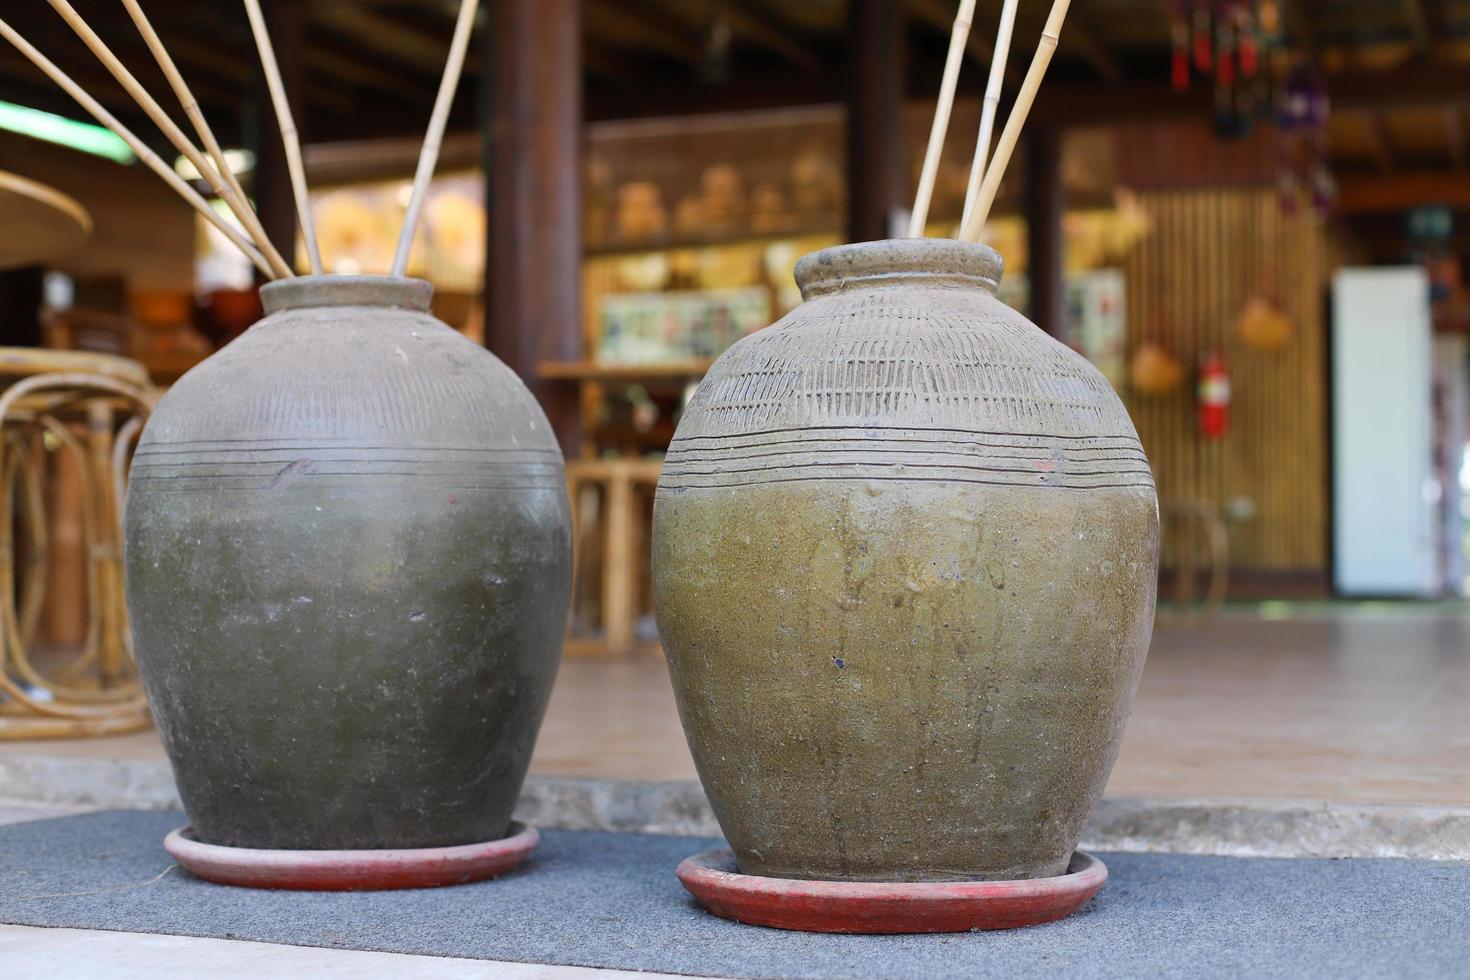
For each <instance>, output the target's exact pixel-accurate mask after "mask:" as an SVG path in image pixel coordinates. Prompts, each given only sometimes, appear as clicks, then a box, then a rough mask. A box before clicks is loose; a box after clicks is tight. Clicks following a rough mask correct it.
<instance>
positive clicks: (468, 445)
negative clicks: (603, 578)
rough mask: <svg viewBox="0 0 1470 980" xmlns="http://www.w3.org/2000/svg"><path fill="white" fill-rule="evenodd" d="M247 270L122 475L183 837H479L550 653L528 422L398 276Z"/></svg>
mask: <svg viewBox="0 0 1470 980" xmlns="http://www.w3.org/2000/svg"><path fill="white" fill-rule="evenodd" d="M261 294H262V299H263V301H264V304H265V310H266V316H265V318H264V319H263V320H261V321H260V322H259V323H257V324H256V325H255V326H253V327H251V328H250V329H249V330H247V331H246V332H245V333H244V334H243V335H242V336H241V337H240V338H239V339H237V340H236V341H234V342H233V343H231V344H229V345H228V346H227V347H225V348H224V349H223V350H221V351H220V352H219V353H217V354H215V355H214V356H213V357H211V358H209V359H208V360H207V361H205V362H204V363H202V364H200V365H199V366H198V367H196V368H195V369H194V370H192V371H190V372H189V373H188V374H186V375H185V376H184V377H183V378H182V379H180V381H179V382H178V383H177V384H176V385H174V386H173V388H172V389H170V391H169V392H168V394H167V395H166V396H165V397H164V398H163V400H162V401H161V402H160V404H159V406H158V409H157V411H156V412H155V413H154V414H153V417H152V419H151V420H150V421H149V423H148V426H147V428H146V430H145V431H144V433H143V435H142V438H141V441H140V443H139V446H138V449H137V453H136V456H135V458H134V460H133V466H132V473H131V478H130V483H129V487H128V500H127V513H126V542H127V556H126V558H127V595H128V608H129V611H130V614H131V617H132V627H133V633H134V638H135V643H134V645H135V648H136V652H137V657H138V661H139V666H140V668H141V671H142V675H143V680H144V682H145V685H146V688H147V691H148V695H149V699H150V702H151V704H152V707H153V712H154V716H155V718H156V719H157V722H158V728H159V731H160V733H161V735H162V737H163V742H164V746H165V748H166V749H167V750H168V754H169V758H170V760H171V761H172V763H173V767H174V773H175V775H176V777H177V779H178V784H179V792H180V794H181V796H182V798H183V802H184V806H185V809H186V810H187V811H188V814H189V818H190V820H191V821H192V822H193V826H194V832H195V835H196V837H197V838H198V839H200V840H202V841H205V842H207V843H211V844H223V845H230V846H239V847H255V848H286V849H337V848H341V849H367V848H414V847H430V846H441V845H453V844H464V843H472V842H478V841H486V840H492V839H495V838H498V837H501V836H503V835H504V834H505V833H506V830H507V826H508V824H509V821H510V814H511V808H512V807H513V806H514V804H515V801H516V797H517V795H518V793H519V791H520V787H521V783H522V781H523V780H524V778H525V774H526V768H527V766H528V764H529V762H530V758H531V748H532V745H533V743H534V741H535V738H536V732H537V729H538V728H539V727H540V724H541V718H542V715H543V714H544V712H545V708H546V702H547V698H548V696H549V695H550V692H551V685H552V681H553V679H554V677H555V675H556V670H557V665H558V663H559V661H560V655H561V641H562V631H563V628H564V624H565V617H566V611H567V602H568V593H569V589H570V567H571V535H570V515H569V512H568V503H567V494H566V484H565V482H564V476H563V464H562V455H561V452H560V450H559V448H558V446H557V442H556V439H555V437H554V435H553V433H552V431H551V428H550V426H549V425H548V423H547V420H546V417H545V416H544V415H543V414H542V412H541V409H540V407H539V406H538V405H537V403H536V401H535V399H534V398H533V397H532V396H531V394H530V392H529V391H528V390H527V389H526V387H525V385H523V384H522V383H521V381H520V379H518V378H517V377H516V376H515V374H514V373H513V372H511V371H510V369H509V368H507V367H506V366H505V365H504V364H502V363H501V362H500V361H499V360H498V359H496V358H495V357H494V356H493V355H491V354H490V353H489V352H488V351H486V350H484V349H483V348H481V347H479V346H477V345H475V344H474V343H472V342H470V341H469V340H467V339H465V338H464V337H463V336H461V335H460V334H459V333H457V332H456V331H454V330H452V329H451V328H449V327H447V326H445V325H444V324H443V323H440V322H439V321H438V320H436V319H434V318H433V317H432V316H431V315H430V314H429V312H428V311H429V301H430V297H431V295H432V288H431V287H430V286H429V284H428V283H426V282H421V281H418V280H409V279H390V278H375V277H358V276H326V277H322V276H312V277H301V278H296V279H289V280H283V281H280V282H277V283H273V284H271V285H268V286H266V287H265V288H264V289H263V290H262V291H261Z"/></svg>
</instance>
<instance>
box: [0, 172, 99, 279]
mask: <svg viewBox="0 0 1470 980" xmlns="http://www.w3.org/2000/svg"><path fill="white" fill-rule="evenodd" d="M0 229H3V234H0V269H14V268H18V267H20V266H27V265H36V264H37V263H40V262H45V261H47V260H48V259H54V258H56V257H57V256H60V255H65V254H66V253H68V252H71V251H74V250H76V249H77V248H80V247H81V245H82V243H83V242H85V241H86V240H87V237H88V236H89V235H91V234H92V217H91V215H89V214H88V213H87V210H86V208H84V207H82V206H81V205H80V204H78V203H77V202H76V201H74V200H73V199H72V198H70V197H67V196H66V195H65V194H63V193H61V192H60V191H58V190H56V189H55V188H51V187H47V186H46V185H45V184H39V183H37V182H36V181H34V180H30V179H28V178H26V177H21V176H19V175H18V174H13V173H10V172H8V171H4V170H0Z"/></svg>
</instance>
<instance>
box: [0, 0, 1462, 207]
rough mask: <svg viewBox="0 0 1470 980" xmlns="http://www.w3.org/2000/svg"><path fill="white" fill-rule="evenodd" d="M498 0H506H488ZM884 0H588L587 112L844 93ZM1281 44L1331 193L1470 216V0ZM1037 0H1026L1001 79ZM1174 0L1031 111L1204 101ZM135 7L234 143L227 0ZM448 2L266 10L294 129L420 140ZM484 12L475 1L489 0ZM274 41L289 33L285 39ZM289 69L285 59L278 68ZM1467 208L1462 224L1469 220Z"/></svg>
mask: <svg viewBox="0 0 1470 980" xmlns="http://www.w3.org/2000/svg"><path fill="white" fill-rule="evenodd" d="M492 2H502V0H492ZM866 2H885V3H886V2H890V0H800V2H786V0H582V7H581V16H582V34H583V43H582V52H581V54H582V62H583V65H582V67H583V75H584V79H585V100H584V113H585V117H586V118H587V119H588V120H607V119H626V118H635V117H643V116H666V115H678V114H684V113H700V112H711V111H726V110H736V109H742V108H769V107H777V106H792V105H809V104H818V103H828V102H835V101H839V100H840V99H841V97H842V92H843V86H844V76H845V74H846V73H847V72H848V71H850V70H851V69H852V68H853V67H854V66H852V65H848V64H846V63H845V58H844V52H846V51H848V50H850V45H849V44H847V43H846V38H845V36H844V31H845V30H846V25H847V24H848V23H849V18H848V10H847V8H848V5H849V3H866ZM897 2H899V3H900V5H901V7H902V11H903V15H904V27H903V35H904V37H903V49H904V53H905V55H906V60H905V65H906V67H905V76H906V78H905V86H906V89H907V92H908V94H909V95H910V96H911V97H913V98H931V97H932V95H933V92H934V91H935V90H936V89H937V87H938V76H939V71H940V69H941V67H942V64H943V61H944V51H945V48H946V45H947V42H948V34H949V28H950V23H951V18H952V17H953V13H954V6H955V5H954V3H953V2H951V0H897ZM1000 2H1001V0H979V3H978V5H977V16H976V29H975V30H974V31H973V32H972V34H971V38H970V43H969V50H970V53H971V55H972V59H971V64H969V65H967V68H966V71H965V72H964V73H963V74H962V76H961V94H962V96H963V95H965V94H969V95H971V96H973V95H975V94H977V93H978V92H979V91H980V89H981V88H982V87H983V84H984V76H985V69H986V67H987V65H988V61H989V58H990V51H989V44H990V41H989V39H990V37H991V36H992V33H993V24H994V22H995V20H996V18H997V17H998V13H999V8H1000ZM1278 2H1279V4H1280V6H1281V10H1282V16H1283V19H1284V26H1285V31H1286V36H1287V39H1288V43H1289V45H1290V46H1291V47H1292V49H1293V50H1294V51H1296V52H1298V53H1300V54H1301V55H1305V56H1307V57H1309V58H1311V59H1312V60H1313V61H1314V62H1316V63H1317V64H1318V65H1319V66H1320V68H1321V70H1322V73H1323V75H1324V77H1325V79H1326V83H1327V87H1328V90H1329V93H1330V95H1331V98H1332V101H1333V115H1332V118H1331V123H1330V130H1329V144H1330V154H1331V161H1332V165H1333V170H1334V172H1335V173H1336V175H1337V176H1338V178H1339V181H1340V184H1341V189H1342V201H1341V204H1342V209H1343V211H1344V212H1345V213H1347V214H1349V215H1363V216H1364V217H1363V221H1364V222H1365V223H1366V224H1368V225H1372V224H1373V223H1374V222H1380V223H1385V224H1386V223H1389V222H1397V221H1398V217H1397V216H1398V215H1399V213H1401V212H1402V210H1403V209H1405V208H1406V207H1410V206H1414V205H1417V204H1424V203H1430V202H1439V203H1443V204H1446V205H1449V206H1451V207H1453V208H1456V209H1457V210H1461V211H1465V212H1467V214H1470V132H1467V131H1470V114H1467V110H1470V0H1352V2H1351V3H1348V2H1343V0H1278ZM75 5H76V7H77V8H78V9H79V10H80V11H81V12H82V13H83V15H84V16H86V17H87V18H88V19H89V21H90V22H91V23H92V24H93V26H94V27H95V28H96V29H97V30H98V32H99V33H100V34H101V35H102V36H103V38H104V39H106V40H107V41H108V43H110V44H111V45H113V47H114V50H115V51H116V52H117V53H118V54H119V55H120V56H121V57H122V58H123V59H124V60H125V61H126V62H127V63H128V64H129V65H130V66H131V67H133V69H134V70H135V72H136V73H137V74H138V75H139V77H140V78H142V79H143V81H144V82H145V84H147V85H148V86H149V87H150V89H152V90H153V91H155V92H157V93H159V94H164V93H166V91H167V89H166V87H165V85H164V82H163V79H162V77H161V75H159V73H158V72H157V70H156V68H155V67H154V65H153V63H152V60H151V58H150V57H149V55H148V53H147V50H146V49H145V48H144V46H143V44H142V41H141V40H140V38H139V37H138V35H137V33H136V31H134V29H133V28H132V25H131V23H130V22H129V20H128V18H127V15H126V12H125V11H124V9H123V8H122V6H121V5H120V4H118V3H116V2H114V0H75ZM7 6H8V7H9V8H19V9H7V10H6V12H5V17H6V18H7V20H9V21H10V22H11V23H12V24H13V26H15V27H16V28H18V29H19V30H20V31H21V32H22V33H24V34H25V35H26V36H27V37H29V38H30V39H31V40H32V41H33V42H34V43H36V44H37V46H38V47H40V48H41V49H42V50H43V51H45V52H46V53H47V54H48V55H49V56H50V57H52V58H53V59H54V60H56V61H57V62H58V63H59V64H61V65H62V67H63V68H65V69H67V70H68V71H69V72H71V73H72V74H73V76H74V77H75V78H76V79H77V80H78V81H80V82H82V83H83V84H84V85H86V86H87V87H88V88H89V89H90V90H91V91H92V92H93V93H94V94H96V95H97V96H98V97H99V98H100V99H102V101H103V102H104V103H106V104H108V105H109V107H110V108H113V109H114V110H115V111H117V112H118V113H119V114H120V115H121V116H123V118H124V119H127V120H130V121H132V120H137V121H138V131H139V132H140V133H152V127H149V126H146V125H143V124H142V122H141V120H139V119H138V114H137V112H136V110H135V108H134V107H133V106H132V104H131V102H130V101H129V100H128V99H127V97H126V96H125V95H124V93H123V92H122V91H121V89H119V88H118V87H117V86H116V85H115V84H114V83H113V82H112V81H111V80H110V79H109V78H108V77H107V76H106V73H105V72H104V70H103V69H102V67H101V66H100V65H98V64H97V63H96V61H95V60H94V59H93V58H92V57H91V55H90V54H89V53H88V52H87V51H86V50H85V48H84V47H83V46H82V45H81V43H80V42H79V41H78V40H77V39H76V38H75V37H74V36H73V35H72V34H71V32H70V30H69V29H68V28H67V27H66V25H65V24H64V23H63V22H62V21H61V20H60V18H59V17H57V16H56V14H55V13H54V12H53V11H52V10H51V8H50V6H49V5H48V4H47V3H45V2H43V0H28V2H26V3H23V4H10V5H7ZM1047 6H1048V5H1047V4H1044V3H1031V2H1028V3H1023V4H1022V5H1021V10H1020V14H1019V17H1018V22H1017V27H1016V48H1015V52H1016V56H1015V57H1013V58H1012V64H1013V66H1014V67H1013V69H1012V74H1013V76H1014V77H1013V79H1012V86H1014V84H1015V81H1016V80H1017V79H1018V77H1019V73H1020V72H1021V71H1023V70H1024V65H1025V62H1026V59H1027V58H1028V57H1029V52H1030V50H1031V47H1032V45H1033V44H1034V40H1035V38H1036V36H1037V34H1038V31H1039V29H1040V23H1041V20H1042V18H1043V17H1044V15H1045V10H1046V7H1047ZM1170 6H1171V4H1170V0H1074V3H1073V4H1072V11H1071V13H1070V15H1069V18H1068V20H1067V24H1066V28H1065V30H1064V31H1063V33H1062V39H1061V44H1060V47H1059V50H1058V55H1057V58H1056V60H1055V62H1054V63H1053V67H1052V71H1051V74H1050V75H1049V76H1048V79H1047V83H1046V86H1045V88H1044V89H1043V95H1042V97H1041V98H1040V100H1039V101H1038V104H1037V107H1036V110H1035V111H1034V112H1033V115H1032V118H1033V120H1034V122H1033V125H1045V124H1048V123H1050V124H1054V125H1058V126H1073V125H1092V124H1101V123H1109V122H1118V121H1125V120H1134V119H1148V118H1169V117H1188V116H1196V117H1205V118H1207V117H1208V114H1209V112H1210V92H1209V85H1208V82H1206V83H1205V84H1203V85H1196V86H1195V87H1194V89H1193V90H1192V91H1190V92H1188V93H1185V94H1178V93H1175V92H1172V91H1171V90H1170V89H1169V85H1168V56H1169V43H1170V34H1169V10H1170ZM145 7H146V9H147V11H148V13H149V16H150V17H151V18H152V19H153V21H154V23H155V26H156V27H157V28H158V29H159V32H160V34H162V36H163V37H164V39H165V41H166V42H167V44H168V46H169V48H170V50H171V51H172V52H173V54H174V56H175V57H176V59H177V60H178V62H179V64H180V66H181V68H182V69H183V70H184V71H185V73H186V74H187V75H188V76H189V80H190V82H191V84H192V85H193V87H194V89H195V92H196V94H197V96H198V97H199V99H200V101H201V103H202V104H203V105H204V107H205V109H206V111H207V112H208V114H209V115H210V117H211V119H212V120H213V121H215V124H216V128H217V130H218V131H219V132H220V133H221V136H222V138H224V139H226V140H229V141H233V142H244V141H247V134H248V133H249V132H251V131H252V127H253V126H254V125H255V122H256V121H257V120H258V119H259V117H260V115H261V106H262V101H261V98H260V89H259V82H258V81H257V69H256V64H255V60H254V49H253V46H252V44H251V42H250V38H249V29H248V25H247V22H246V19H245V16H244V13H243V9H242V6H241V4H240V3H239V2H238V0H147V2H146V4H145ZM455 7H456V4H455V2H453V0H273V2H268V3H267V13H268V16H269V17H270V18H271V21H272V24H273V25H274V28H273V29H277V30H282V31H290V32H296V34H297V36H298V37H299V38H300V40H301V43H300V46H299V52H298V53H297V54H296V55H295V57H296V59H297V60H298V61H299V64H298V65H297V66H296V68H295V70H296V71H297V72H299V77H300V79H301V81H302V84H301V86H300V95H299V98H300V99H301V101H302V102H303V103H304V111H302V112H301V119H302V120H303V126H302V128H303V130H304V132H305V133H306V135H307V136H308V138H309V139H310V141H312V142H333V141H339V140H365V139H373V138H379V137H410V136H411V137H417V136H418V135H419V134H420V133H421V132H422V128H423V125H424V121H425V118H426V115H427V112H428V107H429V105H430V104H431V102H432V98H433V93H434V87H435V85H436V82H437V79H438V74H439V71H440V69H441V68H442V65H443V61H444V56H445V52H446V51H447V48H448V44H449V38H450V28H451V25H452V21H453V17H454V13H455ZM482 13H483V12H482ZM287 47H288V48H289V45H288V46H287ZM485 50H488V46H487V47H485V48H482V49H481V50H475V51H472V53H471V55H470V61H469V64H468V67H467V70H466V77H465V81H464V83H463V85H464V91H462V92H461V97H460V98H459V100H458V101H457V103H456V107H455V114H454V117H453V119H452V123H451V129H452V130H459V131H461V132H468V131H472V130H473V129H474V128H475V124H476V112H477V109H476V106H477V102H479V101H481V100H477V99H476V98H475V97H474V95H475V91H476V89H477V87H479V86H481V85H482V84H483V82H484V77H485V74H486V72H485V69H486V61H487V58H486V56H485ZM287 67H288V70H289V69H290V66H287ZM0 99H4V100H6V101H12V102H20V103H24V104H28V105H33V106H37V107H41V108H47V109H51V110H53V111H59V112H62V113H65V114H67V115H72V116H77V115H79V110H78V109H77V108H76V107H75V106H74V105H71V104H69V103H68V102H67V100H66V99H65V97H64V96H62V95H61V94H60V93H58V92H56V91H55V90H54V89H53V88H52V87H51V86H49V85H48V84H47V83H46V82H45V80H44V79H43V78H42V77H41V76H40V74H39V73H38V72H37V71H36V70H35V69H34V68H33V67H32V66H31V65H30V64H29V63H27V62H26V61H25V60H24V59H23V58H21V56H20V55H19V54H17V53H16V52H14V51H11V50H8V49H7V50H0ZM1467 224H1470V222H1467Z"/></svg>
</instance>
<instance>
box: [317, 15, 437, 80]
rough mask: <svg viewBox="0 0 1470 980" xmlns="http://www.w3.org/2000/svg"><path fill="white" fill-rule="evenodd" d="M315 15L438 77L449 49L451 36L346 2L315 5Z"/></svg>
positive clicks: (376, 49) (365, 43)
mask: <svg viewBox="0 0 1470 980" xmlns="http://www.w3.org/2000/svg"><path fill="white" fill-rule="evenodd" d="M312 11H313V14H314V17H315V19H318V20H320V21H321V23H323V24H325V25H327V26H328V27H331V28H332V29H334V30H336V31H339V32H341V33H342V34H343V35H344V36H346V37H349V38H351V39H352V40H353V41H354V42H356V43H358V44H361V45H362V46H363V47H364V48H366V49H368V50H370V51H373V52H375V53H377V54H382V55H386V56H387V57H389V58H392V59H393V60H394V61H397V62H400V63H402V64H407V65H412V66H413V67H415V68H419V69H423V70H424V72H425V73H426V74H427V75H428V76H429V77H431V78H438V77H439V74H440V72H441V71H442V70H443V68H444V58H445V57H446V56H447V55H448V53H449V37H448V35H445V36H443V37H440V36H439V35H436V34H429V33H426V32H424V31H421V30H418V29H417V28H414V27H409V26H408V25H406V24H402V23H400V22H398V21H396V20H393V19H391V18H389V17H385V16H384V15H382V14H379V13H375V12H374V11H371V10H364V9H362V8H360V7H356V6H351V5H347V4H340V5H339V4H333V5H331V6H327V7H320V8H317V7H313V8H312Z"/></svg>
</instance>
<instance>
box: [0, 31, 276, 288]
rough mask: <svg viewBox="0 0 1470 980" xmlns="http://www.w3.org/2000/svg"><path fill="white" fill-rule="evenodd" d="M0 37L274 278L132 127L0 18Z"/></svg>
mask: <svg viewBox="0 0 1470 980" xmlns="http://www.w3.org/2000/svg"><path fill="white" fill-rule="evenodd" d="M0 37H4V38H5V39H6V40H7V41H9V42H10V43H11V44H13V45H14V46H15V49H16V50H17V51H19V52H20V53H21V54H23V55H25V56H26V58H27V59H29V60H30V62H31V63H32V64H34V65H35V66H36V67H37V68H39V69H41V71H43V72H45V73H46V75H47V77H49V78H50V79H51V80H52V81H53V82H55V83H56V84H57V85H58V86H60V87H61V89H62V91H64V92H66V94H67V95H70V96H71V97H72V98H73V99H75V100H76V101H77V103H78V104H79V105H80V106H81V107H82V108H83V109H86V110H87V112H88V113H90V114H91V115H92V117H93V118H95V119H96V120H97V121H98V122H100V123H101V124H102V125H104V126H106V127H107V128H108V129H110V130H112V131H113V132H114V133H116V134H117V135H118V137H120V138H121V139H122V141H123V142H124V143H126V144H128V148H129V149H131V150H132V151H133V153H134V154H135V155H136V156H137V157H138V159H139V160H142V161H143V163H144V165H146V166H147V167H148V169H150V170H152V171H153V172H154V173H156V174H157V175H158V176H159V177H161V178H162V179H163V182H164V183H166V184H168V185H169V186H170V187H172V188H173V189H174V190H175V191H176V192H178V194H179V196H181V197H182V198H183V199H184V200H185V201H188V202H189V205H190V206H191V207H193V208H194V210H196V211H198V212H199V213H200V214H202V215H204V217H205V219H206V220H208V221H209V223H210V224H212V225H214V226H215V227H216V228H218V229H219V230H220V231H221V232H222V233H223V234H224V236H225V237H226V238H228V239H229V240H230V242H231V243H232V244H233V245H234V246H235V247H236V248H238V249H239V250H240V251H242V252H244V253H245V256H246V257H247V258H249V259H250V261H251V262H253V263H255V267H256V268H257V269H259V270H260V271H261V273H262V274H263V275H265V276H267V277H271V278H274V275H275V274H274V272H272V270H271V267H270V265H269V263H267V262H266V260H265V257H264V256H262V255H261V254H260V252H259V250H257V249H256V247H255V246H254V245H252V244H251V243H250V241H249V240H248V239H247V238H246V237H245V236H244V235H242V234H241V233H240V231H239V230H238V229H237V228H235V226H234V225H231V224H230V223H229V222H228V221H226V220H225V219H224V218H222V217H220V215H219V214H218V213H216V212H215V210H214V208H211V207H210V206H209V202H208V201H206V200H204V198H202V197H200V196H199V193H198V192H197V191H196V190H194V188H192V187H190V186H189V185H188V184H187V183H186V182H185V181H184V178H182V177H180V176H179V175H178V174H176V173H174V169H173V168H172V167H170V166H169V165H168V164H167V163H165V162H164V161H163V160H162V159H161V158H160V157H159V156H158V154H157V153H154V152H153V151H152V150H151V149H149V148H148V146H147V145H146V144H144V142H143V141H142V140H140V139H139V138H138V137H137V136H135V135H134V134H133V132H132V130H130V129H128V128H127V127H126V126H124V125H123V124H122V123H120V122H118V120H117V118H116V117H115V116H113V114H112V113H110V112H108V111H107V110H106V109H104V108H103V107H102V104H101V103H99V102H98V101H97V100H96V99H94V98H92V96H90V95H88V94H87V93H86V91H85V90H84V89H83V88H82V87H81V86H80V85H78V84H77V83H76V82H74V81H72V80H71V78H70V77H69V76H68V75H67V74H66V73H65V72H63V71H62V70H61V69H60V68H58V67H56V65H55V64H54V63H52V61H51V60H50V59H49V58H47V57H46V56H45V55H43V54H42V53H41V52H40V51H37V50H36V49H35V47H33V46H32V45H31V43H30V42H29V41H27V40H26V39H25V38H23V37H21V36H20V35H19V34H18V33H16V31H15V29H14V28H13V27H11V26H10V25H9V24H7V23H6V22H5V21H3V20H0Z"/></svg>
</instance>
